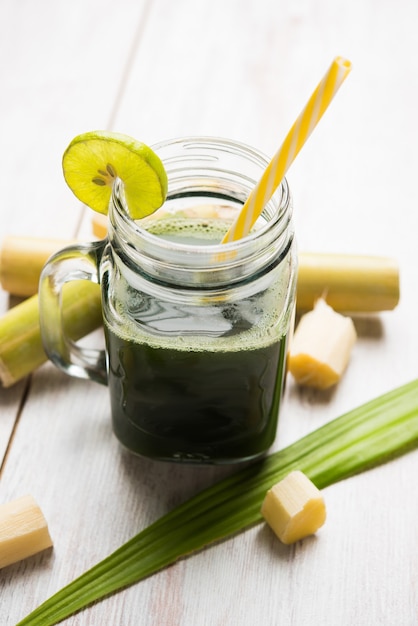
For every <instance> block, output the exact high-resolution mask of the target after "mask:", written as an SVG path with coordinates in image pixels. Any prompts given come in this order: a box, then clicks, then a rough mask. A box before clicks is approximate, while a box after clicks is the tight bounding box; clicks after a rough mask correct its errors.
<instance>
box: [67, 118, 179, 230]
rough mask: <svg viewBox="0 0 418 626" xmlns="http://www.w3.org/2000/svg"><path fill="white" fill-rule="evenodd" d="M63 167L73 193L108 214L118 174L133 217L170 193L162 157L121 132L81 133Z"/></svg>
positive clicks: (157, 204)
mask: <svg viewBox="0 0 418 626" xmlns="http://www.w3.org/2000/svg"><path fill="white" fill-rule="evenodd" d="M62 169H63V173H64V178H65V180H66V182H67V184H68V186H69V187H70V189H71V190H72V192H73V193H74V195H75V196H76V197H77V198H78V199H79V200H81V202H83V204H86V205H87V206H89V207H90V208H91V209H93V210H94V211H97V212H98V213H104V214H107V212H108V206H109V201H110V196H111V193H112V187H113V183H114V181H115V179H116V178H120V179H121V180H122V182H123V184H124V189H125V197H126V202H127V205H128V211H129V214H130V216H131V217H132V219H141V218H142V217H146V216H147V215H150V214H151V213H153V212H154V211H156V210H157V209H158V208H159V207H160V206H161V205H162V204H163V203H164V200H165V197H166V194H167V174H166V172H165V169H164V165H163V164H162V162H161V160H160V158H159V157H158V156H157V155H156V154H155V152H153V150H151V148H149V147H148V146H146V145H145V144H143V143H141V142H139V141H136V140H135V139H133V138H132V137H129V136H128V135H124V134H122V133H115V132H110V131H102V130H97V131H92V132H88V133H83V134H81V135H78V136H77V137H75V138H74V139H73V140H72V141H71V143H70V144H69V146H68V147H67V149H66V150H65V152H64V155H63V158H62Z"/></svg>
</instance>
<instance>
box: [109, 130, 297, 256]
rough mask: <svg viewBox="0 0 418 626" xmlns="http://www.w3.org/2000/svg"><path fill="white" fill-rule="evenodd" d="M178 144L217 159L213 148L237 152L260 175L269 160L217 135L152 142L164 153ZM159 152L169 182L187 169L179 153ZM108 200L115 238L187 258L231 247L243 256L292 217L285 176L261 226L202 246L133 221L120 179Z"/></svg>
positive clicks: (279, 231) (276, 234)
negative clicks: (175, 239) (172, 175)
mask: <svg viewBox="0 0 418 626" xmlns="http://www.w3.org/2000/svg"><path fill="white" fill-rule="evenodd" d="M179 147H182V149H183V150H184V149H186V150H191V152H193V150H194V149H196V148H197V149H198V150H201V149H207V150H209V151H212V153H213V154H212V156H213V159H214V161H215V160H216V155H215V151H218V152H219V151H220V150H223V151H226V152H228V153H231V154H234V155H238V156H239V157H242V158H244V159H245V160H246V161H247V160H248V161H251V162H252V163H253V164H255V165H256V166H257V167H259V168H260V175H261V173H262V171H263V170H264V168H265V167H266V166H267V165H268V163H269V159H268V157H267V156H266V155H264V154H263V153H262V152H261V151H259V150H257V149H255V148H252V147H251V146H249V145H247V144H245V143H243V142H238V141H235V140H231V139H224V138H220V137H207V136H202V137H197V136H186V137H177V138H174V139H170V140H165V141H161V142H159V143H156V144H153V145H152V146H151V148H152V150H154V151H155V152H156V153H158V152H160V153H163V152H164V149H165V148H170V149H171V148H172V149H177V148H179ZM159 156H160V157H161V159H162V161H163V164H164V166H165V167H166V169H167V170H168V171H167V174H168V178H169V186H170V173H173V172H174V171H175V172H176V175H178V173H179V171H183V169H184V170H186V169H187V167H186V163H185V162H182V157H180V156H179V157H176V156H171V157H168V158H167V159H164V154H160V155H159ZM190 157H192V154H190ZM214 171H215V170H214ZM236 174H237V175H240V172H236ZM249 182H250V183H252V184H253V185H255V184H256V183H257V182H258V181H257V179H254V178H253V179H252V180H249ZM202 195H204V193H202ZM169 199H170V191H169V192H168V194H167V200H169ZM111 204H113V206H114V207H115V208H116V211H111V210H110V211H109V214H110V221H111V224H112V226H113V227H114V229H115V232H116V233H117V237H118V239H119V238H120V236H121V237H122V238H123V239H124V240H125V241H126V242H128V241H129V242H130V243H131V244H132V243H134V244H135V240H137V239H139V240H140V242H141V245H140V246H138V248H140V249H141V250H142V251H144V250H145V249H148V248H150V247H151V248H153V250H154V253H156V254H157V251H158V254H157V256H158V257H159V258H160V257H161V258H164V256H165V255H166V254H167V253H173V251H174V252H175V253H178V255H179V256H181V255H183V256H184V255H186V258H187V256H189V255H190V256H193V257H198V258H202V260H203V259H204V258H205V257H208V258H209V257H211V258H216V257H217V258H218V259H219V258H220V257H221V256H224V257H225V258H226V257H227V255H225V254H223V255H222V253H225V252H231V251H233V252H234V257H236V258H240V257H241V256H242V255H244V256H245V251H246V250H249V249H251V248H258V247H259V246H265V245H266V244H268V243H269V242H270V240H271V238H272V237H276V238H279V237H280V235H281V234H282V232H283V231H284V230H285V229H286V227H287V225H288V223H289V221H290V219H291V212H292V207H291V194H290V189H289V185H288V182H287V180H286V178H284V179H283V181H282V182H281V183H280V185H279V187H278V189H277V191H276V192H275V193H274V194H273V197H272V199H271V200H270V201H269V202H268V203H267V205H266V207H264V209H263V211H262V213H261V216H262V217H263V218H264V220H265V222H264V223H263V224H262V225H261V226H259V227H258V228H256V229H254V230H252V231H251V232H250V233H249V234H247V235H246V236H245V237H242V238H241V239H237V240H235V241H231V242H227V243H215V244H212V243H210V244H207V245H205V246H201V245H197V244H190V243H183V242H173V241H169V240H167V239H163V238H161V237H159V236H158V235H156V234H153V233H152V232H149V231H148V230H147V229H146V228H143V227H142V226H141V224H140V223H138V222H137V221H134V220H133V219H132V218H131V217H130V215H129V212H128V209H127V204H126V200H125V198H124V193H123V182H122V181H121V180H120V179H117V180H116V181H115V184H114V187H113V191H112V198H111ZM266 240H267V241H266ZM136 247H137V246H135V245H134V248H136Z"/></svg>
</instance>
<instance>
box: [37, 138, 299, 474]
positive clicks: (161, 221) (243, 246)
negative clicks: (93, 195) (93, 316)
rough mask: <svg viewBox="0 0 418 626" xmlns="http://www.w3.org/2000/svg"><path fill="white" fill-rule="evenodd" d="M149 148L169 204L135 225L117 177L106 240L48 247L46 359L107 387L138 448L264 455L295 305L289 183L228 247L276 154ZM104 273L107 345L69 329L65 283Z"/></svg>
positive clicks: (188, 458) (183, 455) (121, 428)
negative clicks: (226, 238)
mask: <svg viewBox="0 0 418 626" xmlns="http://www.w3.org/2000/svg"><path fill="white" fill-rule="evenodd" d="M153 150H154V151H155V152H156V153H157V154H158V155H159V157H160V158H161V159H162V161H163V163H164V166H165V168H166V171H167V175H168V194H167V199H166V202H165V204H164V205H163V206H162V207H161V208H160V209H159V210H158V211H157V212H155V213H154V214H152V215H150V216H149V217H147V218H144V219H142V220H138V221H133V220H132V219H131V218H130V216H129V213H128V210H127V207H126V202H125V198H124V193H123V184H122V182H121V181H117V182H116V183H115V185H114V189H113V193H112V199H111V202H110V206H109V227H108V237H107V238H106V239H105V240H103V241H100V242H94V243H91V244H86V245H74V246H70V247H68V248H66V249H65V250H63V251H61V252H59V253H58V254H56V255H55V256H54V257H52V258H51V259H50V260H49V262H48V263H47V264H46V266H45V268H44V271H43V274H42V277H41V284H40V317H41V331H42V337H43V342H44V346H45V350H46V352H47V354H48V356H49V358H50V359H51V360H52V361H53V362H54V363H55V364H56V365H57V366H58V367H60V368H61V369H63V370H65V371H66V372H67V373H69V374H70V375H74V376H79V377H84V378H89V379H91V380H95V381H98V382H101V383H105V384H106V383H107V384H108V386H109V391H110V403H111V410H112V422H113V430H114V433H115V434H116V436H117V438H118V439H119V440H120V441H121V442H122V444H124V445H125V446H126V447H127V448H129V449H130V450H132V451H133V452H135V453H138V454H140V455H144V456H147V457H151V458H154V459H161V460H168V461H181V462H189V463H231V462H237V461H242V460H247V459H252V458H255V457H258V456H260V455H262V454H263V453H264V452H266V450H267V449H268V448H269V447H270V446H271V444H272V443H273V441H274V439H275V434H276V428H277V420H278V412H279V405H280V400H281V396H282V391H283V384H284V378H285V369H286V352H287V337H288V335H289V332H290V330H291V327H292V324H293V317H294V315H293V314H294V308H295V284H296V264H297V261H296V251H295V243H294V229H293V223H292V203H291V194H290V190H289V187H288V184H287V182H286V180H284V181H283V183H282V185H281V186H280V188H279V189H278V190H277V191H276V193H275V194H274V196H273V198H272V199H271V201H270V202H269V203H268V204H267V206H266V207H265V208H264V210H263V212H262V214H261V216H260V217H259V218H258V220H257V222H256V224H255V226H254V227H253V230H252V232H251V233H250V234H249V235H247V236H246V237H244V238H242V239H240V240H237V241H234V242H231V243H228V244H220V241H221V239H222V236H223V235H224V234H225V233H226V231H227V230H228V228H229V226H230V224H231V223H232V220H233V218H234V217H235V216H236V215H237V213H238V212H239V211H240V209H241V207H242V204H243V203H244V201H245V199H246V198H247V196H248V194H249V192H250V191H251V189H252V188H253V186H254V185H255V183H256V182H257V180H258V179H259V178H260V176H261V174H262V172H263V170H264V169H265V167H266V165H267V163H268V161H267V159H266V158H265V157H264V156H263V155H261V154H260V153H259V152H257V151H255V150H253V149H251V148H249V147H248V146H245V145H243V144H239V143H236V142H233V141H227V140H221V139H210V138H193V137H192V138H183V139H176V140H173V141H168V142H165V143H160V144H158V145H155V146H153ZM80 278H85V279H87V280H92V281H94V282H99V283H100V285H101V293H102V310H103V321H104V330H105V339H106V350H105V351H101V350H92V349H91V348H90V349H89V350H87V349H86V348H83V347H81V346H80V345H77V344H75V343H73V342H71V341H70V340H69V339H68V338H67V337H65V333H64V330H63V329H62V327H61V324H60V321H59V320H60V319H61V312H60V306H61V304H60V302H61V298H60V292H61V290H62V287H63V285H64V284H65V283H66V282H68V281H70V280H76V279H77V280H78V279H80Z"/></svg>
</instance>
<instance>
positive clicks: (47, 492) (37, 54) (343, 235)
mask: <svg viewBox="0 0 418 626" xmlns="http://www.w3.org/2000/svg"><path fill="white" fill-rule="evenodd" d="M417 20H418V5H417V3H416V2H414V0H399V2H397V3H393V2H390V1H384V2H377V0H363V1H362V2H361V3H360V2H342V1H341V0H337V1H336V0H314V1H312V2H308V1H307V0H294V1H293V0H292V1H290V0H287V1H285V0H279V1H278V0H260V1H259V2H254V1H250V0H229V1H228V2H225V1H221V0H210V1H209V0H197V1H195V0H177V1H176V2H171V1H170V0H144V1H143V2H139V3H135V2H130V1H129V0H120V2H119V3H118V4H117V7H116V8H115V6H114V3H111V2H109V1H108V0H103V1H102V2H101V3H99V2H98V1H97V0H90V1H89V2H83V1H82V0H73V1H72V2H71V3H70V2H53V1H52V0H49V1H48V0H40V1H39V2H37V3H31V2H29V0H21V1H20V2H16V1H13V0H4V1H3V2H2V3H1V4H0V53H1V54H0V78H1V84H2V89H3V98H2V99H1V100H0V113H1V114H0V136H1V137H2V150H1V151H0V180H1V181H2V183H3V184H2V202H1V204H0V214H1V220H0V236H1V235H3V234H9V233H12V234H22V235H27V234H39V235H40V236H60V237H62V236H68V237H70V236H74V235H77V234H82V235H83V236H86V237H89V234H90V219H91V216H90V215H89V213H88V212H84V211H83V209H82V207H80V206H79V204H78V203H77V201H76V200H75V199H74V198H73V197H72V195H71V193H70V192H69V191H68V189H67V188H66V186H65V184H64V183H63V180H62V175H61V171H60V161H61V154H62V151H63V149H64V148H65V147H66V145H67V143H68V141H69V140H70V139H71V138H72V137H73V136H74V135H75V134H78V133H79V132H83V131H84V130H91V129H93V128H98V127H101V128H105V127H111V128H113V129H115V130H119V131H121V132H126V133H129V134H131V135H134V136H136V137H137V138H138V139H140V140H142V141H145V142H146V143H154V142H157V141H160V140H162V139H166V138H169V137H174V136H178V135H186V134H187V135H196V134H199V135H222V136H226V137H230V138H233V139H237V140H241V141H244V142H246V143H249V144H252V145H254V146H256V147H257V148H259V149H261V150H263V151H264V152H266V153H267V154H273V152H274V151H275V150H276V149H277V147H278V145H279V143H280V141H281V139H282V138H283V137H284V134H285V133H286V132H287V130H288V128H289V127H290V125H291V124H292V122H293V121H294V119H295V118H296V116H297V115H298V113H299V112H300V110H301V109H302V107H303V105H304V104H305V102H306V99H307V98H308V96H309V95H310V93H311V91H312V89H313V88H314V87H315V85H316V84H317V82H318V81H319V79H320V78H321V76H322V74H323V73H324V71H325V70H326V68H327V67H328V65H329V63H330V61H331V59H332V58H333V57H334V56H335V55H337V54H342V55H344V56H347V57H348V58H350V59H351V60H352V62H353V71H352V73H351V75H350V76H349V78H348V79H347V81H346V83H345V84H344V85H343V87H342V88H341V90H340V92H339V94H338V95H337V97H336V98H335V101H334V102H333V103H332V104H331V107H330V109H329V111H328V112H327V114H326V115H325V116H324V118H323V120H322V121H321V122H320V125H319V126H318V128H317V129H316V130H315V132H314V134H313V135H312V137H311V139H310V140H309V143H308V144H307V145H306V146H305V147H304V149H303V150H302V152H301V154H300V156H299V157H298V159H297V161H296V162H295V164H294V165H293V166H292V169H291V171H290V173H289V182H290V184H291V187H292V190H293V196H294V205H295V222H296V226H297V233H298V241H299V247H300V248H301V249H304V250H309V251H326V252H333V251H338V252H352V253H356V252H358V253H370V254H379V255H381V254H384V255H390V256H394V257H395V258H396V259H397V260H398V262H399V265H400V270H401V278H402V283H401V290H402V291H401V303H400V305H399V306H398V307H397V308H396V309H395V311H393V312H390V313H384V314H380V315H376V316H373V317H369V318H358V319H356V320H355V324H356V329H357V332H358V335H359V339H358V342H357V344H356V346H355V348H354V351H353V355H352V359H351V362H350V365H349V368H348V370H347V372H346V375H345V376H344V378H343V380H342V381H341V384H339V385H338V387H337V388H335V389H334V390H331V391H329V392H325V393H319V392H315V391H312V390H303V389H299V388H297V387H296V386H295V385H294V383H293V381H292V379H291V378H289V379H288V381H287V383H288V384H287V389H286V395H285V401H284V403H283V409H282V413H281V419H280V424H279V432H278V437H277V441H276V443H275V446H274V448H275V449H278V448H279V447H284V446H285V445H287V444H288V443H291V442H293V441H294V440H296V439H297V438H298V437H300V436H301V435H303V434H305V433H307V432H310V431H311V430H313V429H314V428H317V427H318V426H320V425H322V424H324V423H326V422H327V421H329V420H330V419H332V418H334V417H336V416H338V415H340V414H341V413H343V412H345V411H347V410H349V409H351V408H353V407H354V406H357V405H358V404H360V403H362V402H365V401H367V400H369V399H371V398H372V397H375V396H377V395H379V394H381V393H383V392H385V391H387V390H389V389H391V388H393V387H395V386H397V385H400V384H403V383H405V382H407V381H409V380H411V379H412V378H416V376H417V373H418V370H417V365H418V357H417V354H418V333H417V330H416V311H417V310H418V269H417V268H418V252H417V246H416V233H417V232H418V211H417V206H418V191H417V187H416V183H415V180H416V171H417V169H418V163H417V160H418V152H417V150H416V141H417V122H416V111H417V109H418V89H417V83H418V67H417V65H418V40H417V39H416V24H417ZM8 305H9V303H8V299H7V297H6V296H5V294H2V295H1V299H0V306H1V307H2V310H5V309H6V307H7V306H8ZM26 384H28V385H29V386H28V388H26ZM26 391H27V394H26ZM25 394H26V395H25ZM9 442H10V445H9ZM6 451H7V455H6ZM0 455H2V458H3V457H4V458H5V461H4V464H3V468H2V474H1V482H0V502H6V501H9V500H12V499H14V498H16V497H19V496H21V495H24V494H25V493H31V494H32V495H33V496H34V497H35V498H36V500H37V501H38V503H39V505H40V507H41V509H42V511H43V512H44V514H45V517H46V519H47V520H48V523H49V528H50V532H51V536H52V538H53V540H54V549H53V550H50V551H47V552H45V553H43V554H40V555H37V556H35V557H32V558H30V559H27V560H26V561H24V562H21V563H18V564H15V565H13V566H10V567H8V568H5V569H4V570H2V571H0V624H1V626H3V625H4V626H12V625H13V624H15V623H16V622H17V621H18V619H20V618H21V617H23V616H24V615H26V614H27V613H28V612H29V611H30V610H32V609H33V608H35V607H36V606H37V605H38V604H39V603H40V602H42V601H43V600H44V599H46V598H47V597H48V596H49V595H51V594H52V593H53V592H55V591H56V590H58V589H59V588H60V587H61V586H63V585H64V584H65V583H67V582H70V581H71V580H72V579H73V578H74V577H75V576H77V575H78V574H81V573H82V572H83V571H85V569H87V568H88V567H90V566H91V565H94V564H95V563H96V562H97V561H99V560H100V559H101V558H103V557H105V556H106V555H107V554H109V553H110V552H111V551H112V550H114V549H115V548H117V547H118V546H119V545H121V544H122V542H124V541H125V540H127V539H129V538H130V537H131V536H132V535H133V534H134V533H136V532H138V531H139V530H141V529H142V528H144V527H145V526H146V525H147V524H149V523H150V522H152V521H153V520H155V519H157V518H158V517H159V516H160V515H162V514H163V513H165V512H166V511H168V510H170V509H171V508H172V507H174V506H175V505H176V504H178V503H180V502H182V501H183V500H185V499H186V498H188V497H189V496H190V495H192V494H193V493H196V492H197V491H198V490H199V489H201V488H202V487H204V486H206V485H209V484H211V483H213V481H214V480H216V479H217V478H219V477H221V476H223V475H225V474H226V473H228V472H230V471H231V469H230V468H204V467H202V468H193V469H191V468H189V467H183V466H174V467H173V466H171V465H167V464H159V463H155V462H152V461H149V460H146V459H140V458H136V457H133V456H132V455H130V454H129V453H127V452H126V451H124V450H122V449H121V447H120V446H119V445H118V443H117V441H116V440H115V438H114V436H113V434H112V432H111V425H110V409H109V403H108V397H107V390H106V389H105V388H103V387H100V386H98V385H95V384H94V383H89V382H85V381H77V380H73V379H70V378H68V377H66V376H65V375H64V374H62V373H61V372H58V371H57V370H56V369H55V368H54V367H53V366H52V365H50V364H46V365H45V366H43V367H42V368H41V369H40V370H39V371H38V372H37V373H35V374H34V375H33V376H32V377H31V379H30V381H28V383H26V382H25V383H22V384H20V385H18V386H17V387H15V388H12V389H9V390H0ZM417 468H418V453H417V452H413V453H410V454H409V455H407V456H405V457H403V458H401V459H398V460H397V461H394V462H392V463H390V464H388V465H386V466H384V467H381V468H378V469H376V470H373V471H371V472H368V473H367V474H364V475H361V476H357V477H356V478H352V479H350V480H348V481H344V482H342V483H340V484H337V485H334V486H332V487H329V488H328V489H326V490H325V498H326V503H327V509H328V520H327V523H326V524H325V526H324V527H323V528H322V529H321V530H320V531H319V532H318V534H317V536H316V537H312V538H309V539H307V540H305V541H303V542H300V543H298V544H297V545H295V546H293V547H285V546H282V545H280V544H279V542H278V541H277V540H276V539H275V538H274V536H273V534H272V533H271V532H270V531H269V529H268V528H266V527H265V526H264V525H259V526H257V527H255V528H252V529H250V530H247V531H246V532H244V533H241V534H240V535H238V536H236V537H234V538H232V539H231V540H229V541H225V542H223V543H221V544H219V545H216V546H212V547H211V548H209V549H207V550H204V551H202V552H200V553H199V554H197V555H195V556H193V557H192V558H188V559H185V560H183V561H181V562H179V563H178V564H176V565H175V566H173V567H170V568H167V569H166V570H164V571H163V572H161V573H159V574H157V575H155V576H153V577H151V578H149V579H147V580H145V581H143V582H142V583H140V584H139V585H135V586H132V587H130V588H129V589H127V590H125V591H123V592H121V593H119V594H116V595H114V596H112V597H111V598H108V599H106V600H104V601H103V602H100V603H97V604H96V605H94V606H93V607H91V608H90V609H88V610H86V611H83V612H81V613H80V614H78V615H77V616H74V617H72V618H70V619H68V620H66V621H65V624H68V625H71V626H97V625H98V624H101V625H109V626H113V625H116V624H117V625H118V626H119V625H123V626H186V625H187V626H189V625H193V626H226V625H228V626H252V625H253V624H267V625H268V626H276V625H279V624H280V625H282V624H283V625H286V626H287V625H289V626H312V625H314V624H315V625H316V624H318V625H321V626H335V624H339V625H340V626H351V624H356V626H395V625H396V626H416V624H417V623H418V574H417V572H418V556H417V555H418V550H417V539H418V533H417V525H416V520H417V518H418V498H417V497H416V494H415V486H414V485H415V479H414V477H415V476H416V473H417Z"/></svg>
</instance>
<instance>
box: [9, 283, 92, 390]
mask: <svg viewBox="0 0 418 626" xmlns="http://www.w3.org/2000/svg"><path fill="white" fill-rule="evenodd" d="M101 323H102V309H101V296H100V288H99V286H98V285H96V284H94V283H92V282H89V281H86V280H77V281H72V282H69V283H67V284H66V285H64V289H63V325H64V328H65V331H66V334H67V335H68V337H70V338H71V339H72V340H74V341H77V340H78V339H80V338H81V337H84V336H85V335H88V334H89V333H90V332H92V331H93V330H95V329H96V328H98V327H99V326H100V325H101ZM45 361H47V356H46V354H45V351H44V349H43V345H42V338H41V330H40V325H39V303H38V296H37V295H34V296H32V297H31V298H28V299H27V300H24V301H23V302H21V303H20V304H18V305H16V306H15V307H13V308H11V309H10V310H9V311H8V312H7V313H6V314H5V315H3V317H1V318H0V382H1V384H2V385H3V386H4V387H10V386H11V385H13V384H14V383H16V382H18V381H19V380H21V379H22V378H24V377H25V376H27V375H28V374H30V373H31V372H33V371H34V370H35V369H36V368H37V367H39V366H40V365H42V364H43V363H45Z"/></svg>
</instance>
